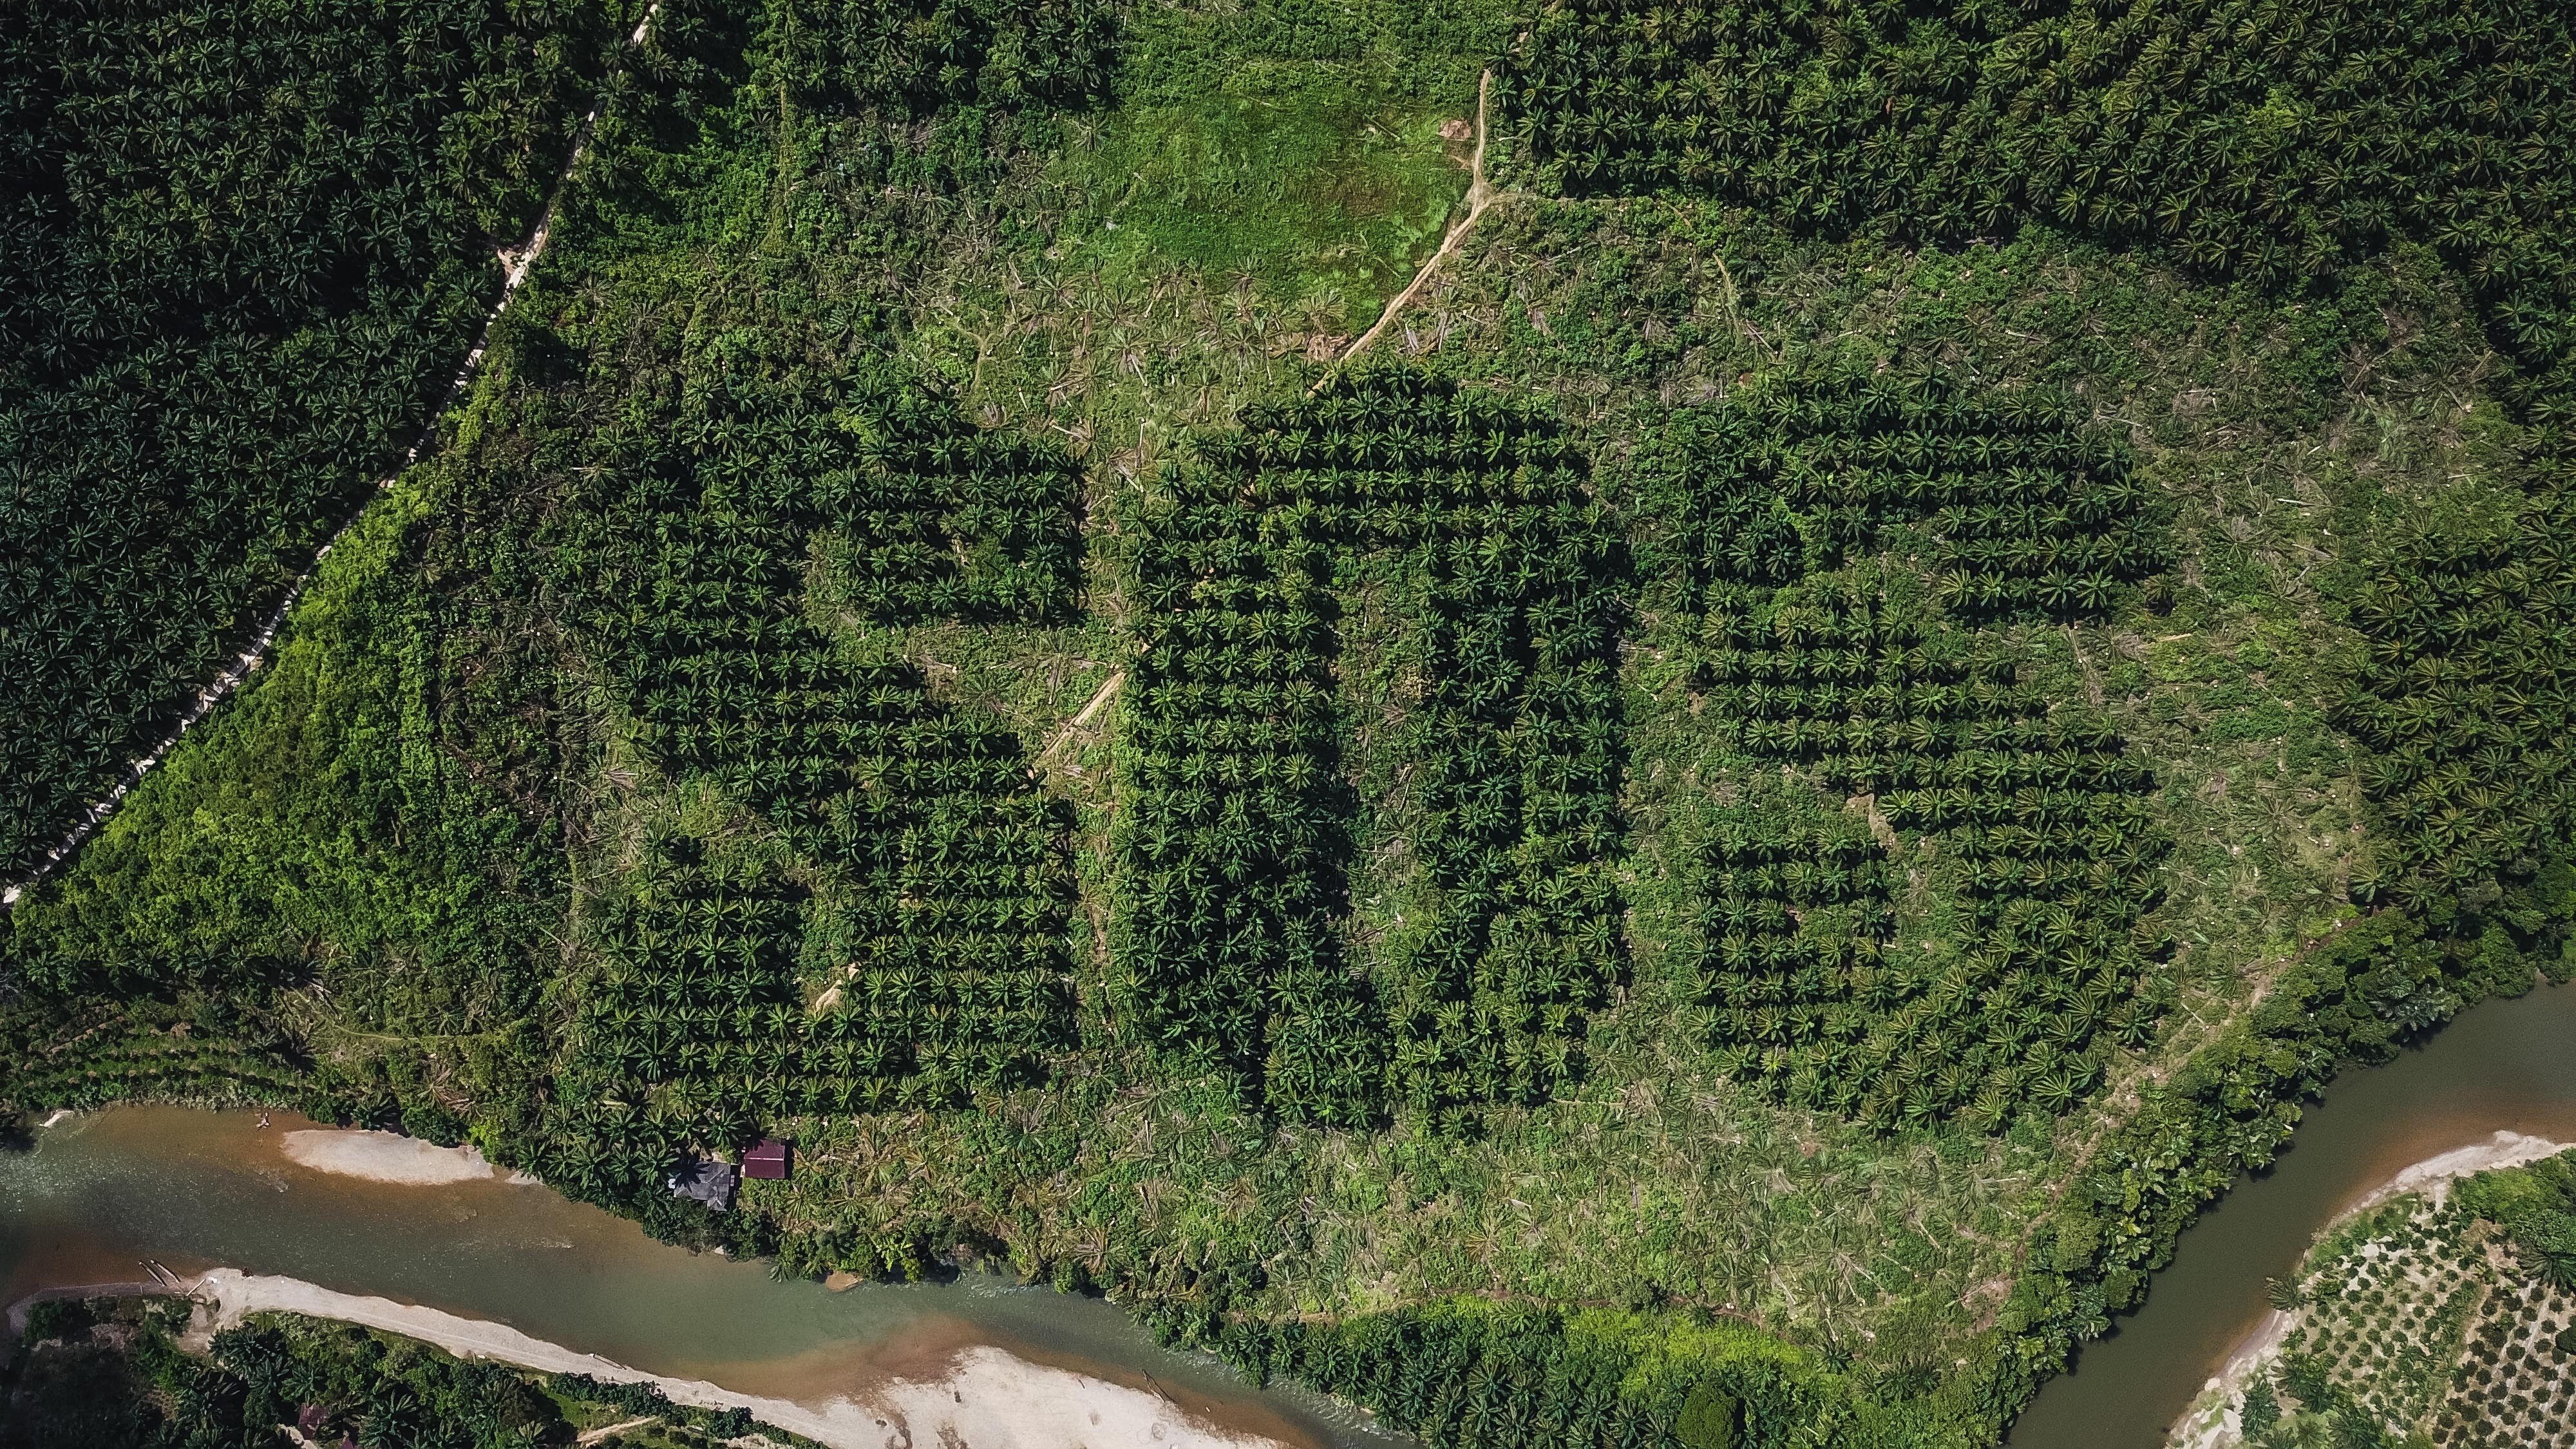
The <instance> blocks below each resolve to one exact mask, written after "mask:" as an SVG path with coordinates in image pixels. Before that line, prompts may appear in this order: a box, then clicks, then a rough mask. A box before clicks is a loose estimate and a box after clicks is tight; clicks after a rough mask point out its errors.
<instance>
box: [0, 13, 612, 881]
mask: <svg viewBox="0 0 2576 1449" xmlns="http://www.w3.org/2000/svg"><path fill="white" fill-rule="evenodd" d="M661 12H662V0H653V3H652V4H650V5H648V6H646V7H645V9H644V18H643V19H641V20H639V21H637V22H636V24H635V30H634V32H633V33H632V34H630V35H628V36H627V37H626V42H625V44H624V45H622V46H620V47H619V48H618V55H617V58H616V60H615V61H614V62H612V63H611V65H610V66H609V69H608V73H607V74H606V75H604V76H602V77H601V79H600V86H599V90H600V93H601V94H605V93H606V91H607V89H608V85H609V83H610V82H611V81H613V80H615V79H616V76H617V72H618V70H619V68H620V66H621V65H622V64H623V62H624V60H625V53H626V52H627V51H629V50H632V49H634V48H635V47H636V46H639V45H642V44H643V43H644V38H645V36H647V35H649V34H651V33H652V29H653V21H654V19H655V18H656V17H657V16H659V15H660V14H661ZM598 124H599V103H598V101H597V100H596V99H594V100H593V101H592V102H591V107H590V111H589V113H588V114H586V115H584V116H583V117H582V118H581V125H580V126H579V127H578V128H577V129H575V130H574V132H573V138H572V150H571V152H570V153H569V154H567V155H566V156H565V157H564V165H563V172H562V174H560V175H558V176H557V177H555V184H554V189H553V191H551V192H550V193H549V194H548V195H547V197H546V205H545V209H544V210H543V211H541V212H539V213H538V214H537V225H536V229H535V230H534V231H532V232H530V233H529V234H528V239H527V240H526V241H525V242H523V243H521V244H520V245H518V246H515V247H506V248H503V249H502V251H501V253H500V261H501V265H502V268H503V274H502V279H501V296H500V300H498V301H496V302H494V303H493V304H492V310H491V311H489V312H486V313H484V314H483V323H482V325H481V326H480V327H478V328H477V329H475V333H474V345H473V346H472V347H471V348H469V349H468V350H467V351H466V354H465V362H464V365H463V366H461V367H459V368H458V369H457V371H456V376H455V377H454V378H453V379H451V380H450V381H449V382H448V384H447V391H446V392H445V393H443V394H441V395H440V397H439V400H438V406H436V407H434V408H432V409H430V413H429V422H428V423H427V424H426V425H424V426H423V427H422V428H421V431H420V436H418V437H417V438H414V439H413V440H412V445H411V447H410V448H408V449H406V450H405V451H404V453H403V460H402V463H401V465H400V466H399V467H397V468H395V469H394V471H393V472H392V473H390V474H388V475H386V476H385V477H383V478H379V479H377V480H376V486H375V488H374V489H373V490H371V491H370V493H369V494H368V495H367V497H372V496H373V494H375V493H381V492H383V491H385V490H386V489H388V488H391V487H392V486H394V479H395V478H398V477H400V476H402V473H403V472H404V470H405V469H408V468H410V467H411V465H412V464H414V463H417V462H419V461H420V455H421V453H422V452H423V451H424V450H425V449H427V448H428V447H430V445H431V444H433V443H435V442H436V441H437V439H438V420H439V418H440V417H442V416H444V415H445V414H446V412H447V410H448V409H449V408H451V407H453V406H455V405H456V400H457V399H458V398H459V397H462V396H463V395H464V393H465V389H466V388H467V387H468V386H470V385H471V384H472V383H473V381H474V374H475V373H476V372H478V371H480V370H481V368H482V365H483V353H484V350H485V348H486V347H488V346H489V345H490V343H491V340H492V324H493V323H494V322H495V321H498V320H499V319H500V316H501V309H502V308H504V307H507V306H509V305H510V298H511V297H512V296H513V295H514V294H516V293H517V292H518V290H519V285H520V283H522V282H525V281H526V280H527V279H528V271H529V269H530V268H532V267H534V266H535V265H536V261H537V258H538V257H540V256H542V255H544V254H545V250H546V238H547V236H548V235H549V234H550V233H551V232H552V231H553V229H554V224H555V215H556V212H557V209H558V208H559V207H560V206H561V205H562V204H563V195H564V190H565V188H566V187H568V186H569V185H571V183H572V174H573V171H574V169H575V168H577V167H579V166H580V165H581V158H582V156H583V155H584V154H585V153H587V152H588V150H589V149H590V133H591V131H592V130H593V129H594V128H595V127H596V126H597V125H598ZM366 511H367V503H366V499H365V498H362V499H361V501H360V502H359V504H358V506H357V507H355V508H353V509H351V510H350V511H349V516H348V517H347V518H344V519H342V520H341V521H340V526H339V527H338V528H335V529H333V530H332V531H331V537H330V540H329V542H326V543H324V544H323V545H322V546H321V547H320V548H318V549H316V550H314V553H313V562H312V563H311V564H309V565H307V566H306V567H305V570H304V572H302V573H300V574H298V575H296V577H295V580H294V581H293V582H292V583H290V584H288V585H287V586H286V592H285V594H284V595H283V596H282V597H280V598H279V599H278V601H277V606H276V607H275V608H273V609H271V610H269V611H268V615H267V617H266V618H265V619H264V620H262V621H261V623H260V627H259V632H258V633H257V634H255V635H253V636H252V638H251V642H250V645H249V647H248V648H246V649H244V650H242V652H241V653H240V654H239V655H237V656H235V658H234V659H233V662H232V663H230V664H228V665H226V666H224V668H223V669H222V671H221V672H219V673H217V674H216V675H215V677H214V678H213V679H212V680H210V681H208V683H207V684H206V687H205V688H203V689H201V690H199V691H197V697H196V698H195V699H194V700H192V701H191V702H190V703H189V705H188V707H187V709H186V710H184V711H182V712H181V713H180V715H179V724H178V727H177V728H176V729H174V730H172V731H171V732H170V733H169V735H168V736H166V737H165V738H163V739H162V741H161V743H159V744H158V745H155V746H154V747H153V748H152V749H151V751H150V752H149V753H147V754H145V755H144V756H143V757H142V758H141V759H139V760H136V761H134V762H133V763H132V764H130V765H128V766H126V768H125V771H124V774H123V775H122V776H121V777H120V778H119V779H118V780H117V782H116V784H115V785H114V786H113V787H111V788H110V789H109V790H108V792H107V795H106V797H105V798H104V799H101V800H100V801H99V802H98V803H97V804H95V805H92V806H90V807H89V808H88V809H87V810H84V811H82V812H81V818H80V820H79V822H78V823H77V824H75V825H74V826H73V827H72V829H71V833H70V834H68V835H66V836H64V837H63V840H62V843H61V844H59V845H56V846H55V847H54V848H53V849H51V850H49V851H47V852H45V855H44V857H43V858H42V859H40V860H38V861H37V862H36V864H35V866H34V867H33V868H32V869H31V870H29V871H28V872H27V874H26V875H25V876H23V877H21V878H20V879H18V880H16V881H14V882H12V883H11V884H10V885H9V887H8V888H7V889H6V890H0V910H5V909H7V908H9V907H11V906H14V905H16V904H17V903H18V898H19V897H20V896H23V895H25V894H26V893H27V891H28V889H29V888H30V887H32V886H34V885H36V884H37V883H38V882H40V881H42V880H43V879H44V878H45V877H46V876H48V875H51V874H53V872H54V869H55V868H56V867H57V866H60V865H61V864H62V863H63V862H64V861H66V860H69V859H71V857H72V855H73V853H74V852H76V851H78V850H79V849H80V848H81V846H82V845H84V844H86V843H87V842H88V840H89V838H90V837H91V836H92V835H94V834H96V833H98V828H99V827H100V826H102V825H104V824H106V823H107V819H108V817H109V816H110V815H113V814H115V813H116V807H117V806H118V805H119V804H121V803H123V801H124V799H125V797H126V795H127V794H128V793H129V792H131V791H132V790H133V789H134V787H135V786H136V785H139V784H141V783H142V782H143V777H144V776H145V775H146V774H148V773H150V771H151V769H152V767H153V766H155V765H157V764H159V763H161V760H162V758H163V757H164V756H166V755H168V754H169V753H170V751H171V750H173V749H175V748H177V746H178V744H179V741H180V740H181V739H182V738H183V737H185V736H186V735H187V733H188V731H189V730H190V729H192V728H194V727H195V726H196V725H197V723H198V722H199V721H201V720H203V719H204V718H205V717H206V716H207V715H208V714H210V713H212V712H213V710H214V707H215V706H216V705H218V704H221V703H222V702H223V701H224V700H225V698H227V697H228V696H230V695H231V694H232V692H233V691H234V690H236V689H239V688H240V687H241V686H242V682H243V681H244V680H247V679H249V678H250V676H251V674H252V672H253V671H254V670H257V669H258V668H259V666H260V665H261V663H262V662H264V661H265V660H266V659H267V657H268V650H269V646H270V645H272V644H274V643H275V642H276V641H277V631H278V630H279V629H281V628H283V627H285V624H286V616H287V614H288V612H289V611H291V610H292V609H294V607H295V601H296V600H297V599H299V598H301V597H302V596H303V594H304V586H305V585H306V584H308V583H311V582H312V581H313V576H314V574H315V573H316V572H318V571H319V570H320V569H321V567H322V560H324V559H325V558H328V557H330V555H331V549H332V547H333V545H335V544H337V543H339V541H340V539H341V538H342V537H343V536H344V535H346V534H347V533H348V531H349V530H350V529H351V528H354V527H356V526H357V522H358V519H359V517H360V516H361V515H363V514H364V513H365V512H366Z"/></svg>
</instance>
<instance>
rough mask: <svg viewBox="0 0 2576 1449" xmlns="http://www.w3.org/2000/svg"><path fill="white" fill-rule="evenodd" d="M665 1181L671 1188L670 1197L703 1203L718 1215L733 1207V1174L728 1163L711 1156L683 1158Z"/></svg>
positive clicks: (731, 1167) (730, 1164) (731, 1165)
mask: <svg viewBox="0 0 2576 1449" xmlns="http://www.w3.org/2000/svg"><path fill="white" fill-rule="evenodd" d="M664 1181H665V1182H667V1183H668V1184H669V1185H670V1188H671V1196H673V1197H685V1198H690V1199H693V1200H695V1201H698V1202H702V1203H705V1204H706V1205H707V1206H709V1207H711V1208H714V1209H715V1210H716V1211H717V1212H723V1211H725V1210H726V1209H728V1208H730V1207H732V1206H733V1186H734V1171H733V1164H732V1163H730V1162H719V1161H717V1160H716V1159H714V1158H712V1157H691V1158H685V1159H683V1160H682V1161H681V1163H680V1165H679V1166H678V1167H675V1168H673V1169H671V1175H670V1176H669V1177H668V1178H665V1179H664Z"/></svg>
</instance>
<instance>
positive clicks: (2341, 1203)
mask: <svg viewBox="0 0 2576 1449" xmlns="http://www.w3.org/2000/svg"><path fill="white" fill-rule="evenodd" d="M2504 1130H2510V1131H2514V1132H2523V1133H2528V1134H2530V1135H2532V1136H2535V1137H2547V1138H2551V1139H2553V1140H2555V1141H2559V1142H2576V985H2569V986H2548V987H2543V988H2541V989H2540V990H2537V991H2534V992H2532V993H2531V994H2530V995H2528V996H2523V997H2518V998H2515V999H2513V1000H2510V1001H2490V1002H2485V1003H2483V1004H2481V1005H2478V1006H2475V1007H2472V1008H2470V1009H2469V1010H2467V1011H2464V1012H2462V1013H2460V1015H2459V1017H2458V1018H2457V1019H2456V1020H2454V1021H2452V1022H2451V1024H2450V1025H2448V1026H2446V1027H2444V1028H2443V1029H2441V1030H2440V1031H2438V1032H2435V1033H2434V1034H2433V1036H2432V1037H2431V1038H2430V1039H2429V1040H2427V1041H2426V1042H2424V1043H2423V1044H2422V1045H2420V1046H2415V1047H2410V1048H2408V1049H2407V1050H2406V1051H2404V1052H2403V1053H2402V1054H2400V1055H2399V1056H2398V1058H2397V1060H2395V1061H2393V1062H2390V1063H2387V1064H2386V1065H2384V1066H2376V1067H2360V1068H2355V1069H2353V1070H2350V1071H2347V1072H2345V1073H2344V1074H2343V1075H2342V1076H2340V1077H2337V1078H2336V1079H2335V1080H2334V1082H2333V1083H2332V1084H2331V1085H2330V1086H2328V1087H2327V1088H2326V1094H2325V1100H2324V1101H2323V1102H2320V1103H2311V1104H2310V1105H2309V1107H2308V1109H2307V1113H2306V1116H2305V1117H2304V1118H2303V1119H2302V1120H2301V1121H2300V1123H2299V1131H2298V1135H2297V1137H2296V1138H2294V1139H2293V1140H2292V1142H2291V1146H2290V1149H2289V1151H2287V1152H2285V1153H2283V1154H2282V1155H2281V1157H2280V1159H2279V1160H2278V1161H2277V1162H2275V1163H2274V1164H2273V1166H2272V1167H2271V1168H2270V1169H2269V1170H2267V1171H2265V1172H2263V1173H2260V1174H2257V1175H2255V1176H2251V1177H2247V1178H2243V1179H2240V1180H2239V1181H2238V1182H2237V1184H2236V1186H2235V1187H2234V1188H2233V1189H2232V1190H2230V1191H2229V1192H2228V1194H2227V1195H2226V1196H2225V1197H2223V1198H2221V1199H2219V1200H2218V1203H2217V1204H2216V1206H2214V1207H2213V1208H2212V1209H2211V1210H2210V1211H2208V1212H2205V1213H2203V1214H2202V1215H2201V1217H2200V1220H2199V1221H2198V1222H2196V1223H2194V1224H2192V1225H2191V1227H2190V1228H2188V1229H2186V1230H2185V1231H2184V1233H2183V1235H2182V1237H2181V1239H2180V1241H2178V1242H2177V1243H2176V1244H2175V1247H2174V1260H2173V1262H2172V1264H2171V1265H2170V1266H2168V1267H2167V1268H2166V1269H2165V1270H2164V1271H2163V1272H2161V1273H2158V1274H2157V1275H2156V1277H2155V1281H2154V1282H2153V1284H2151V1285H2150V1286H2149V1288H2148V1291H2147V1301H2146V1305H2145V1306H2144V1307H2143V1308H2141V1309H2140V1310H2139V1311H2138V1312H2137V1313H2136V1314H2135V1315H2134V1316H2132V1317H2129V1318H2124V1319H2121V1320H2118V1323H2117V1326H2116V1327H2115V1328H2114V1330H2113V1332H2112V1334H2111V1336H2110V1337H2108V1338H2105V1339H2103V1340H2101V1341H2100V1342H2097V1343H2093V1344H2089V1345H2087V1346H2086V1347H2085V1348H2084V1350H2083V1352H2082V1353H2081V1354H2080V1355H2079V1356H2078V1357H2077V1359H2076V1366H2075V1372H2073V1373H2070V1374H2062V1375H2060V1376H2058V1377H2057V1378H2055V1379H2052V1380H2051V1381H2049V1383H2048V1385H2047V1386H2046V1387H2045V1388H2043V1389H2041V1390H2040V1393H2039V1397H2038V1398H2037V1399H2035V1400H2034V1401H2032V1403H2031V1406H2030V1408H2029V1409H2028V1410H2026V1411H2024V1412H2023V1414H2022V1416H2021V1419H2020V1421H2019V1422H2018V1423H2016V1424H2015V1425H2014V1426H2013V1430H2012V1436H2011V1438H2010V1439H2009V1440H2008V1441H2007V1443H2008V1449H2154V1446H2156V1445H2160V1444H2162V1443H2163V1442H2164V1440H2165V1434H2166V1431H2167V1430H2168V1429H2170V1428H2171V1427H2172V1425H2173V1422H2174V1421H2175V1420H2176V1419H2178V1418H2180V1417H2181V1416H2182V1414H2183V1411H2184V1410H2185V1409H2187V1408H2189V1407H2190V1406H2191V1401H2192V1399H2193V1398H2194V1397H2195V1396H2197V1395H2198V1394H2199V1393H2200V1390H2201V1388H2202V1387H2203V1386H2204V1385H2206V1384H2207V1383H2208V1382H2209V1379H2210V1376H2211V1375H2212V1374H2215V1373H2216V1372H2217V1371H2218V1369H2219V1366H2220V1365H2221V1364H2223V1363H2224V1362H2225V1361H2226V1359H2227V1356H2228V1353H2229V1350H2231V1349H2232V1348H2234V1347H2235V1345H2236V1344H2237V1343H2238V1342H2239V1341H2240V1340H2242V1339H2243V1338H2244V1337H2245V1335H2246V1334H2247V1333H2248V1332H2250V1331H2252V1330H2253V1328H2254V1327H2255V1326H2256V1325H2257V1324H2258V1323H2260V1322H2261V1321H2262V1318H2263V1316H2264V1314H2265V1313H2267V1312H2269V1311H2270V1308H2271V1305H2270V1304H2269V1303H2268V1302H2266V1301H2265V1299H2264V1282H2265V1280H2266V1279H2268V1278H2272V1277H2276V1276H2282V1275H2286V1274H2287V1273H2289V1272H2290V1271H2291V1269H2293V1268H2294V1267H2296V1266H2297V1264H2298V1261H2299V1257H2300V1255H2301V1254H2302V1253H2304V1252H2305V1251H2306V1250H2307V1248H2308V1245H2309V1243H2310V1241H2311V1240H2312V1239H2313V1238H2314V1237H2315V1236H2316V1233H2317V1231H2318V1230H2319V1229H2320V1228H2322V1227H2324V1226H2325V1225H2326V1224H2327V1223H2328V1222H2331V1221H2332V1220H2333V1219H2334V1218H2335V1217H2336V1216H2337V1215H2338V1214H2339V1213H2341V1212H2342V1211H2343V1210H2344V1209H2345V1208H2347V1207H2349V1206H2351V1205H2352V1204H2353V1203H2355V1202H2358V1201H2359V1200H2360V1199H2361V1198H2363V1197H2364V1196H2366V1195H2368V1194H2369V1192H2370V1190H2371V1189H2372V1188H2374V1187H2377V1186H2378V1185H2379V1184H2381V1183H2383V1182H2386V1181H2387V1180H2388V1179H2390V1178H2391V1177H2394V1176H2395V1175H2396V1174H2397V1173H2398V1171H2399V1170H2400V1169H2402V1168H2404V1167H2406V1166H2407V1165H2409V1164H2410V1163H2415V1162H2420V1161H2422V1160H2424V1159H2425V1158H2428V1157H2432V1156H2434V1155H2436V1154H2438V1153H2442V1152H2447V1151H2449V1150H2451V1149H2453V1148H2456V1147H2465V1146H2469V1145H2471V1144H2473V1143H2477V1142H2482V1141H2484V1140H2486V1139H2487V1138H2489V1137H2491V1136H2493V1135H2494V1134H2495V1133H2496V1132H2498V1131H2504Z"/></svg>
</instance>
